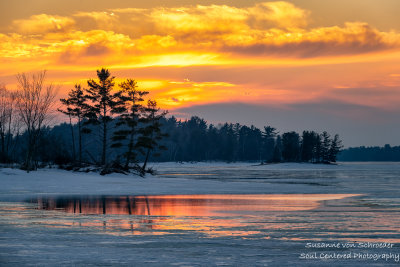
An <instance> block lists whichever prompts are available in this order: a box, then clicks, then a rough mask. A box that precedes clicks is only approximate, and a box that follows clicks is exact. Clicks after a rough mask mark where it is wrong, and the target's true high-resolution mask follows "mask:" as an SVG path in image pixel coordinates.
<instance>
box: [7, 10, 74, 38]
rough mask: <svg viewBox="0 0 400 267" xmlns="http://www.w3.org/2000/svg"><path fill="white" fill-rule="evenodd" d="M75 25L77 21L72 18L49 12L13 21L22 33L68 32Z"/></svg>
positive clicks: (17, 29)
mask: <svg viewBox="0 0 400 267" xmlns="http://www.w3.org/2000/svg"><path fill="white" fill-rule="evenodd" d="M74 25H75V21H74V19H72V18H69V17H61V16H52V15H47V14H40V15H33V16H31V17H30V18H29V19H21V20H15V21H13V27H14V28H15V29H16V31H17V32H18V33H22V34H45V33H49V32H66V31H69V30H72V29H73V27H74Z"/></svg>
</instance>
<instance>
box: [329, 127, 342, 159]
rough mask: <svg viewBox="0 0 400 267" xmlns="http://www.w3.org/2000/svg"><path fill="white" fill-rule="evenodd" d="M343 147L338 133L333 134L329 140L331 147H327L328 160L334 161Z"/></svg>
mask: <svg viewBox="0 0 400 267" xmlns="http://www.w3.org/2000/svg"><path fill="white" fill-rule="evenodd" d="M342 148H343V145H342V141H341V140H340V139H339V135H338V134H335V136H334V137H333V140H332V142H331V147H330V148H329V161H330V162H336V157H337V155H338V153H339V152H340V149H342Z"/></svg>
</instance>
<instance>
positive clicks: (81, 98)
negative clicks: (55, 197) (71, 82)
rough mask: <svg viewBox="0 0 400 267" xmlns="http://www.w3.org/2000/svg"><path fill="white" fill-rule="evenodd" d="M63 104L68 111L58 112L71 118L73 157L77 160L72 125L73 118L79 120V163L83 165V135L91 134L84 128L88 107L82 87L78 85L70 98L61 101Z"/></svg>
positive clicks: (69, 94) (69, 95) (72, 90)
mask: <svg viewBox="0 0 400 267" xmlns="http://www.w3.org/2000/svg"><path fill="white" fill-rule="evenodd" d="M60 101H61V103H62V104H63V105H64V106H66V109H58V111H60V112H62V113H63V114H65V115H67V116H68V117H69V123H70V127H71V136H72V151H73V152H72V155H73V159H74V160H75V155H76V153H75V136H74V127H73V125H72V118H76V119H77V126H78V142H79V144H78V150H79V163H82V134H83V132H86V133H88V132H90V130H89V129H83V128H82V122H83V119H84V117H85V115H86V113H87V111H88V105H87V104H86V97H85V95H84V91H83V89H82V87H81V85H78V84H76V85H75V87H74V88H72V89H71V91H70V92H69V93H68V98H63V99H60Z"/></svg>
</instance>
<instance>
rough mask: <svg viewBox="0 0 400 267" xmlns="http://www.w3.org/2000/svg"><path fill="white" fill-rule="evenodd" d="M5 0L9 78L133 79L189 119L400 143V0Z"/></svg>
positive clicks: (1, 24) (1, 77) (3, 70)
mask: <svg viewBox="0 0 400 267" xmlns="http://www.w3.org/2000/svg"><path fill="white" fill-rule="evenodd" d="M93 3H94V2H93V1H85V0H79V1H78V0H70V1H54V0H14V1H5V0H0V10H2V12H1V13H2V14H1V16H0V57H1V61H0V83H3V84H6V86H7V87H9V88H14V87H15V82H16V79H15V74H16V73H18V72H29V71H36V70H42V69H47V70H48V80H49V81H52V82H54V83H56V84H59V85H61V88H62V90H61V92H60V97H61V96H63V95H65V93H66V92H67V90H68V89H70V88H71V87H72V86H73V85H74V84H75V83H81V84H82V85H86V83H85V81H86V80H87V79H88V78H92V77H94V76H95V71H96V69H98V68H100V67H107V68H109V69H110V71H111V73H112V74H113V75H115V76H117V77H118V78H121V79H123V78H134V79H136V80H138V81H139V86H140V88H141V89H146V90H149V91H150V92H151V97H153V98H155V99H157V100H158V103H159V104H160V105H161V107H162V108H165V109H169V110H170V113H171V114H174V115H176V116H177V117H180V118H187V117H189V116H191V115H199V116H200V117H204V118H205V119H206V120H208V121H209V122H213V123H218V122H225V121H230V122H241V123H245V124H255V125H256V126H263V125H272V126H274V127H277V128H278V129H279V130H281V132H283V131H288V130H296V131H302V130H304V129H310V130H317V131H322V130H328V131H329V132H331V133H336V132H337V133H339V134H340V135H341V136H342V138H343V140H344V144H345V145H346V146H354V145H383V144H385V143H390V144H392V145H398V144H400V141H398V138H399V137H400V105H399V103H400V20H399V19H398V14H399V12H400V1H398V0H380V1H377V0H351V1H344V0H335V1H333V0H324V1H321V0H293V1H279V2H276V1H244V0H237V1H197V2H193V1H180V0H173V1H161V0H158V1H156V0H147V1H128V0H114V1H109V0H108V1H103V0H99V1H96V5H95V6H94V5H93Z"/></svg>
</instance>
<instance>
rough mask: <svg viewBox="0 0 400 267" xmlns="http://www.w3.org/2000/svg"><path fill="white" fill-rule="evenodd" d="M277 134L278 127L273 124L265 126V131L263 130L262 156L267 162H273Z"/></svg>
mask: <svg viewBox="0 0 400 267" xmlns="http://www.w3.org/2000/svg"><path fill="white" fill-rule="evenodd" d="M276 135H277V132H276V128H274V127H271V126H264V132H262V139H263V147H262V158H263V159H264V160H265V161H266V162H272V158H273V153H274V148H275V138H276Z"/></svg>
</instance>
